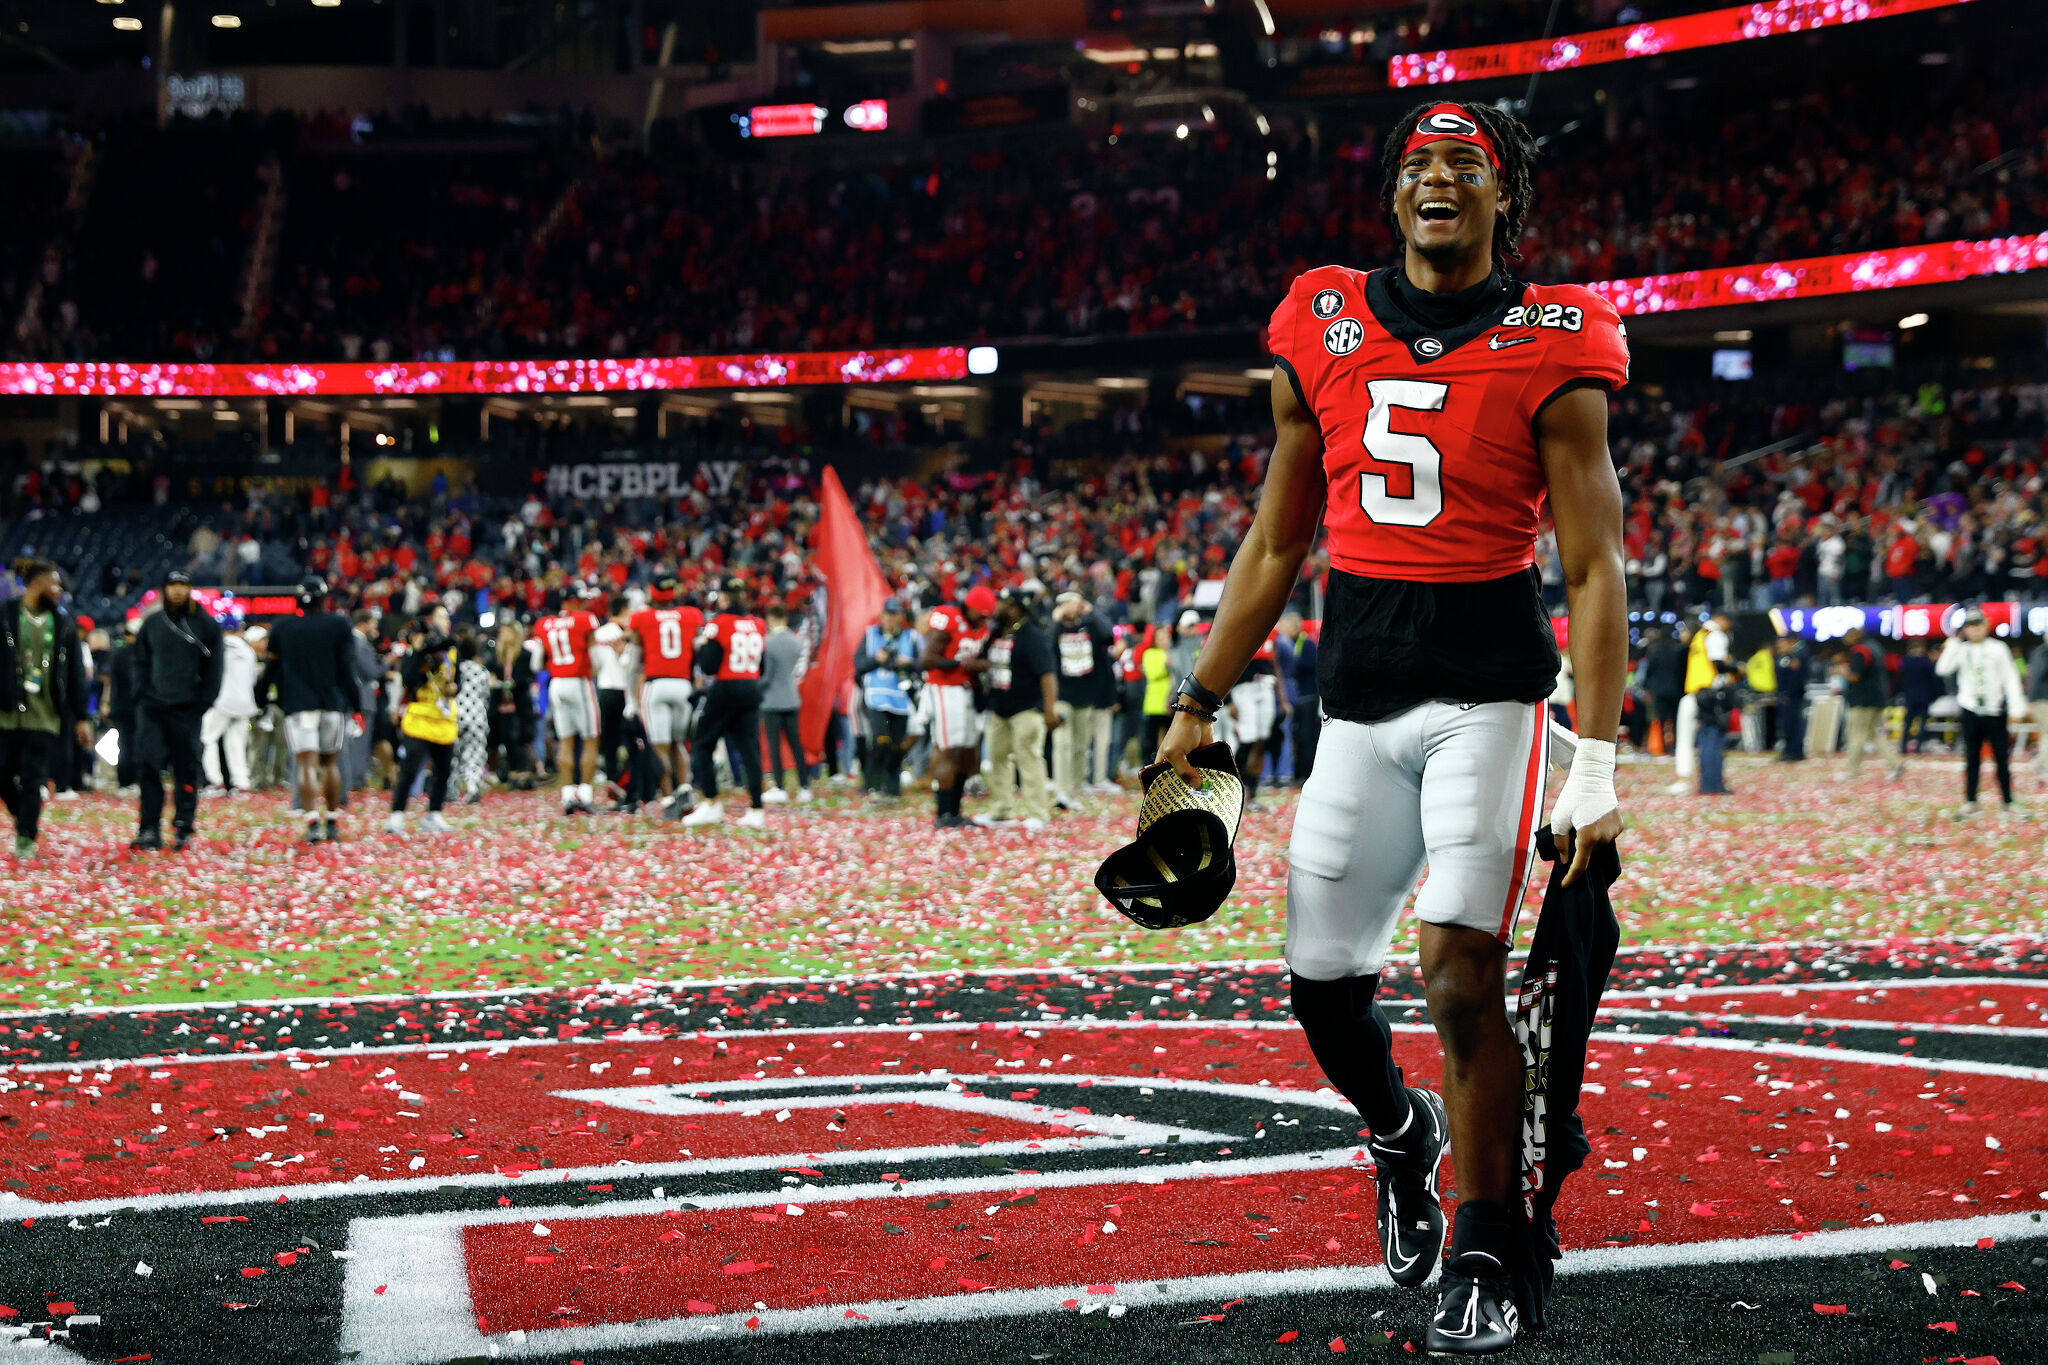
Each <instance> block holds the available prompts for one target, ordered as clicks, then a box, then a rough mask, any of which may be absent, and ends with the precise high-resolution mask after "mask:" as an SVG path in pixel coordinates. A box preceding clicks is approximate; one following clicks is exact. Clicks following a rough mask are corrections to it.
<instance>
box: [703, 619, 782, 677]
mask: <svg viewBox="0 0 2048 1365" xmlns="http://www.w3.org/2000/svg"><path fill="white" fill-rule="evenodd" d="M704 638H705V639H707V640H716V641H717V642H718V649H719V654H718V672H717V674H716V675H715V676H716V677H717V679H718V681H719V682H759V681H760V680H761V655H762V653H763V652H765V651H766V649H767V647H768V623H767V622H766V621H763V620H762V619H761V618H760V617H758V616H741V615H739V614H737V613H735V612H729V611H725V612H720V613H719V614H718V618H717V619H716V620H714V621H713V622H712V623H711V624H710V625H708V626H706V627H705V628H704Z"/></svg>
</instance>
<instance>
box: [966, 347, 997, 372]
mask: <svg viewBox="0 0 2048 1365" xmlns="http://www.w3.org/2000/svg"><path fill="white" fill-rule="evenodd" d="M995 372H996V348H995V347H993V346H970V347H968V348H967V373H969V374H994V373H995Z"/></svg>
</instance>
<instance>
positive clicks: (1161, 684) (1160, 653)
mask: <svg viewBox="0 0 2048 1365" xmlns="http://www.w3.org/2000/svg"><path fill="white" fill-rule="evenodd" d="M1139 663H1140V664H1141V665H1142V666H1143V667H1144V669H1145V714H1146V715H1148V716H1163V715H1165V714H1166V713H1167V712H1166V708H1167V707H1168V706H1169V705H1170V704H1171V703H1172V701H1173V679H1172V677H1171V676H1170V675H1169V672H1168V670H1169V665H1168V663H1167V660H1166V651H1165V650H1163V649H1161V648H1160V647H1159V646H1158V645H1154V646H1152V648H1150V649H1148V650H1146V651H1145V657H1144V658H1143V659H1141V660H1139Z"/></svg>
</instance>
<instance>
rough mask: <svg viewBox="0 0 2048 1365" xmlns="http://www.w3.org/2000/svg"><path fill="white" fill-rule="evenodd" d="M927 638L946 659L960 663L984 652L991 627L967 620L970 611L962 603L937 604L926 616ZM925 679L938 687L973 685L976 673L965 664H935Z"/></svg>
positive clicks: (925, 631)
mask: <svg viewBox="0 0 2048 1365" xmlns="http://www.w3.org/2000/svg"><path fill="white" fill-rule="evenodd" d="M924 634H925V639H926V640H927V641H928V642H929V643H930V644H931V646H932V648H933V649H934V650H936V651H937V652H938V655H939V657H940V658H942V659H951V660H954V661H955V662H956V663H957V662H959V661H961V660H964V659H972V658H975V657H977V656H979V655H980V653H981V650H982V646H983V645H986V644H987V643H988V635H989V631H988V627H987V626H986V625H982V626H979V627H976V626H970V625H968V624H967V617H966V615H965V614H964V613H963V612H962V611H961V610H960V608H958V607H946V606H940V607H933V608H932V614H931V615H930V616H929V617H927V618H926V619H925V623H924ZM924 676H925V681H926V682H928V683H931V684H932V685H934V686H936V687H971V686H973V684H974V675H973V674H971V673H969V672H968V671H967V670H966V669H964V668H934V669H931V670H929V671H928V672H926V674H925V675H924Z"/></svg>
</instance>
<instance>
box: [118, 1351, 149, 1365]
mask: <svg viewBox="0 0 2048 1365" xmlns="http://www.w3.org/2000/svg"><path fill="white" fill-rule="evenodd" d="M155 1359H156V1357H155V1356H153V1355H151V1354H150V1353H149V1352H148V1351H144V1352H143V1353H142V1354H141V1355H139V1356H115V1357H114V1365H134V1362H135V1361H138V1360H155Z"/></svg>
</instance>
